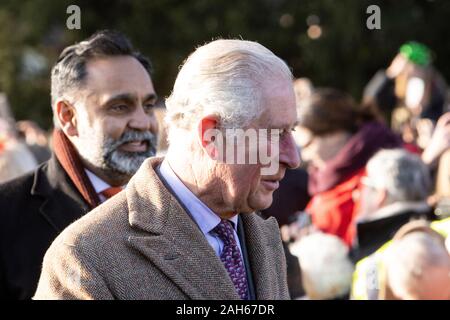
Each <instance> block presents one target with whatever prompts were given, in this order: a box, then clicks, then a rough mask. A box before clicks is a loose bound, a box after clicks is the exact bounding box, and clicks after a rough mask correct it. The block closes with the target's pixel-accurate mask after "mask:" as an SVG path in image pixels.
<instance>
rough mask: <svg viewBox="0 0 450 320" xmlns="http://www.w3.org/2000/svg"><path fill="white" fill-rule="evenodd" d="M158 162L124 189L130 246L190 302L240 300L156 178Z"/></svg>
mask: <svg viewBox="0 0 450 320" xmlns="http://www.w3.org/2000/svg"><path fill="white" fill-rule="evenodd" d="M161 161H162V159H161V158H153V159H151V160H149V161H146V162H145V163H144V164H143V165H142V167H141V169H140V170H139V172H138V173H137V174H136V175H135V176H134V177H133V179H132V180H131V181H130V183H129V184H128V186H127V188H126V196H127V201H128V206H129V222H130V225H131V226H132V227H133V228H134V229H136V230H140V231H144V233H142V232H141V235H139V236H136V235H133V236H130V237H129V244H130V246H131V247H133V248H134V249H136V250H138V251H139V252H141V253H142V254H143V255H144V256H145V257H146V258H147V259H149V260H150V261H151V262H152V263H153V264H154V265H155V266H156V267H157V268H159V269H160V270H161V271H162V272H163V273H164V274H165V275H167V276H168V277H169V278H170V280H171V281H172V282H173V283H174V284H175V285H176V286H177V287H178V288H179V289H180V290H181V291H183V292H184V293H185V294H186V295H187V296H188V297H189V298H191V299H227V300H228V299H239V296H238V294H237V293H236V291H235V288H234V285H233V283H232V281H231V279H230V278H229V277H228V274H227V271H226V269H225V267H224V266H223V264H222V262H221V261H220V259H219V258H218V257H217V255H216V254H215V252H214V250H213V249H212V248H211V246H210V245H209V243H208V242H207V240H206V238H205V237H204V235H203V234H202V233H201V231H200V230H199V228H198V227H197V225H196V224H195V222H194V221H192V219H191V218H190V217H189V215H188V214H187V213H186V211H185V210H184V209H183V208H182V207H181V205H180V204H179V203H178V201H177V200H176V199H175V197H174V196H173V195H172V194H171V193H170V192H169V191H168V190H167V188H166V187H165V186H164V184H163V183H162V182H161V180H160V179H159V177H158V175H157V174H156V172H155V170H154V168H155V167H156V166H158V165H159V164H160V163H161Z"/></svg>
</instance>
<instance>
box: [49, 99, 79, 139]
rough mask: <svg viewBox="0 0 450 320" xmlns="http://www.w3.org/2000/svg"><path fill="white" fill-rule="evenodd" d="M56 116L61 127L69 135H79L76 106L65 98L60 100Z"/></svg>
mask: <svg viewBox="0 0 450 320" xmlns="http://www.w3.org/2000/svg"><path fill="white" fill-rule="evenodd" d="M55 111H56V117H57V119H58V122H59V126H60V128H61V129H62V130H63V131H64V133H65V134H66V135H67V136H69V137H73V136H77V135H78V129H77V117H76V112H75V107H74V106H73V105H71V104H70V103H68V102H67V101H65V100H60V101H58V102H57V103H56V110H55Z"/></svg>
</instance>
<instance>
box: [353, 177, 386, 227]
mask: <svg viewBox="0 0 450 320" xmlns="http://www.w3.org/2000/svg"><path fill="white" fill-rule="evenodd" d="M361 185H362V186H361V188H360V189H361V192H360V193H359V201H360V213H359V219H361V220H364V219H367V218H370V215H371V214H373V213H375V212H376V211H377V210H378V209H380V208H382V207H383V204H384V202H385V200H386V197H387V193H386V191H385V190H379V189H378V188H376V186H375V185H373V184H372V183H371V180H370V177H367V176H366V177H362V179H361Z"/></svg>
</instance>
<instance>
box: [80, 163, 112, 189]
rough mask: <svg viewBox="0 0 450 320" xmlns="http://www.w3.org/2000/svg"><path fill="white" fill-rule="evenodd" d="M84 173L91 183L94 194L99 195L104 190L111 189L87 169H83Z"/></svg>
mask: <svg viewBox="0 0 450 320" xmlns="http://www.w3.org/2000/svg"><path fill="white" fill-rule="evenodd" d="M84 171H85V172H86V174H87V176H88V178H89V180H90V181H91V183H92V186H93V187H94V190H95V192H96V193H101V192H102V191H105V190H106V189H108V188H110V187H111V186H110V185H109V184H108V183H106V182H105V181H103V180H102V179H100V178H99V177H97V176H96V175H95V174H94V173H92V172H91V171H89V170H88V169H84Z"/></svg>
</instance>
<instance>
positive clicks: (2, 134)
mask: <svg viewBox="0 0 450 320" xmlns="http://www.w3.org/2000/svg"><path fill="white" fill-rule="evenodd" d="M37 165H38V163H37V162H36V159H35V158H34V156H33V154H32V153H31V152H30V150H29V149H28V148H27V146H26V145H25V144H24V143H22V142H21V141H20V140H19V139H18V138H17V136H16V132H15V130H14V128H13V127H12V126H11V123H10V122H8V121H7V120H5V119H2V118H0V183H5V182H7V181H9V180H13V179H15V178H17V177H20V176H21V175H24V174H25V173H27V172H30V171H32V170H34V169H35V168H36V167H37Z"/></svg>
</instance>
